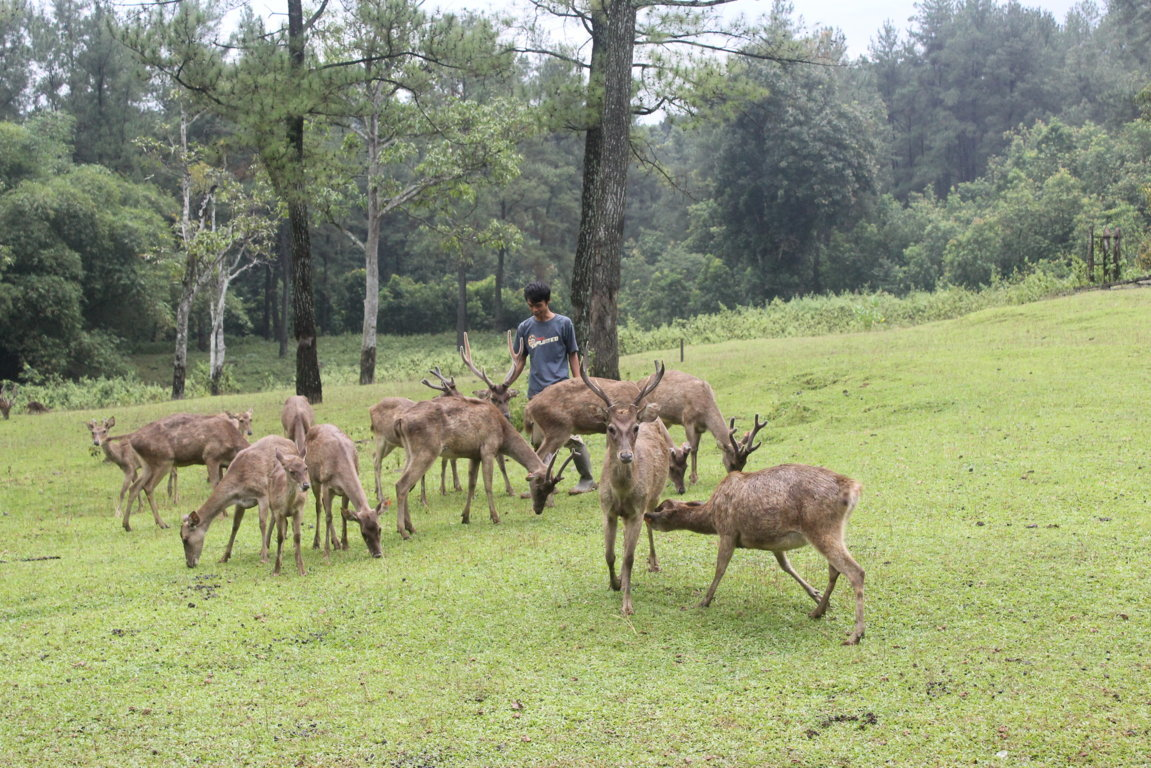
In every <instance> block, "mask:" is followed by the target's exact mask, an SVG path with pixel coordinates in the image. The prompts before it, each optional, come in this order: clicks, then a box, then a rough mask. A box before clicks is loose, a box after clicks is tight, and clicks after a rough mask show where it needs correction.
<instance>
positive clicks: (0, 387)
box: [0, 382, 16, 420]
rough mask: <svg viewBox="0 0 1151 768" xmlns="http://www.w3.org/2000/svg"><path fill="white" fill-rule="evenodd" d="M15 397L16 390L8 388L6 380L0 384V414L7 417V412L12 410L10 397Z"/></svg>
mask: <svg viewBox="0 0 1151 768" xmlns="http://www.w3.org/2000/svg"><path fill="white" fill-rule="evenodd" d="M14 397H16V390H14V389H11V390H10V389H8V382H4V383H3V384H0V415H3V416H4V419H5V420H7V419H8V412H9V411H11V410H12V398H14Z"/></svg>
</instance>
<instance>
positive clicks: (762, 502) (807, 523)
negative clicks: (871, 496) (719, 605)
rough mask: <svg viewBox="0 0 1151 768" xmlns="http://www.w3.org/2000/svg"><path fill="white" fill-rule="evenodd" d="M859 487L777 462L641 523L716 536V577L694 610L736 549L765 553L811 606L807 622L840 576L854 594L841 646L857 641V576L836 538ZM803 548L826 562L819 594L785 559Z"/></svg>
mask: <svg viewBox="0 0 1151 768" xmlns="http://www.w3.org/2000/svg"><path fill="white" fill-rule="evenodd" d="M862 489H863V486H861V485H860V484H859V483H858V482H856V481H855V480H852V479H851V478H850V477H845V476H844V475H840V474H837V473H835V472H832V471H831V470H829V469H824V468H823V467H811V466H807V465H804V464H783V465H780V466H778V467H770V468H768V469H761V470H760V471H758V472H732V473H730V474H729V475H728V476H727V477H725V478H724V479H723V480H722V481H721V482H720V484H719V485H718V486H717V487H716V489H715V491H714V492H713V493H712V495H711V498H710V499H708V500H707V501H704V502H699V501H687V502H683V501H672V500H670V499H669V500H667V501H664V502H663V503H661V504H660V505H659V506H658V507H656V508H655V509H654V510H652V511H649V512H648V513H647V515H646V518H647V522H648V525H649V526H650V527H652V528H655V529H656V530H658V531H676V530H687V531H693V532H695V533H708V534H713V535H716V534H718V535H719V556H718V558H717V560H716V564H715V578H714V579H713V580H712V582H711V586H710V587H709V588H708V590H707V595H706V596H705V597H704V598H703V601H702V602H701V603H700V605H701V606H708V605H711V601H712V598H714V597H715V590H716V588H717V587H718V586H719V582H720V579H722V578H723V574H724V572H725V571H726V570H727V565H728V563H729V562H730V561H731V556H732V554H733V553H734V552H735V550H736V548H737V547H738V548H743V549H766V550H768V551H770V552H772V553H773V554H774V555H775V559H776V561H777V562H778V563H779V567H780V568H782V569H783V571H784V572H785V573H786V574H787V575H789V576H791V577H792V578H793V579H795V581H796V582H797V583H798V584H799V585H800V586H801V587H803V591H804V592H806V593H807V594H808V596H809V597H811V599H812V600H814V601H815V603H816V605H815V608H814V609H813V610H812V611H811V613H810V614H808V615H809V616H810V617H811V618H813V619H818V618H819V617H821V616H823V614H824V612H825V611H827V603H828V600H829V599H830V598H831V591H832V589H834V588H835V582H836V580H837V579H838V578H839V574H841V573H842V574H844V575H845V576H847V578H848V580H849V581H851V586H852V588H853V589H854V590H855V626H854V628H853V629H852V632H851V634H850V635H849V636H848V638H847V640H845V641H844V644H845V645H854V644H856V643H858V642H859V640H860V638H862V637H863V629H864V626H863V576H864V572H863V568H861V567H860V566H859V563H857V562H856V561H855V559H854V558H853V557H852V556H851V553H850V552H848V551H847V545H845V544H844V542H843V536H844V531H845V529H846V527H847V518H848V517H849V516H850V515H851V512H852V510H853V509H855V505H856V504H857V503H858V502H859V495H860V493H861V491H862ZM805 544H811V545H812V546H813V547H815V548H816V549H817V550H819V553H820V554H821V555H823V556H824V558H826V559H827V566H828V581H827V588H826V589H825V590H824V591H823V594H820V593H819V592H818V591H817V590H816V589H815V588H814V587H812V586H811V585H810V584H808V583H807V582H806V581H804V580H803V578H802V577H800V575H799V574H798V573H796V572H795V570H794V569H793V568H792V567H791V563H790V562H789V561H788V559H787V551H788V550H791V549H797V548H799V547H802V546H804V545H805Z"/></svg>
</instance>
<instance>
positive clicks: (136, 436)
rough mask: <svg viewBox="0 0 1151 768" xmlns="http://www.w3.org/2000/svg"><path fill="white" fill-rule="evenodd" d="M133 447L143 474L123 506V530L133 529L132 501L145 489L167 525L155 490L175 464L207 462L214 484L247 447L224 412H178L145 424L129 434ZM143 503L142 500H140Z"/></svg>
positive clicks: (157, 516) (164, 525)
mask: <svg viewBox="0 0 1151 768" xmlns="http://www.w3.org/2000/svg"><path fill="white" fill-rule="evenodd" d="M128 440H129V442H130V443H131V445H132V450H133V451H134V452H135V453H136V456H137V457H138V458H139V460H140V469H141V471H140V475H139V476H138V477H137V478H136V481H135V482H134V483H132V488H131V490H130V493H129V496H128V504H127V506H126V507H124V530H126V531H130V530H132V528H131V526H130V525H129V518H130V516H131V512H132V504H133V503H134V502H135V501H136V500H137V499H138V498H139V496H140V492H141V491H143V492H144V494H145V495H146V496H147V497H148V504H149V505H150V506H151V508H152V517H153V519H155V521H156V525H158V526H160V527H161V528H167V527H168V524H167V523H165V522H164V521H163V520H162V519H160V513H159V511H158V510H157V509H156V501H155V499H154V498H153V497H152V491H153V489H154V488H155V487H156V485H157V484H158V483H159V482H160V480H161V479H163V477H164V475H165V474H167V473H168V471H169V470H171V469H172V468H173V467H186V466H190V465H192V464H205V465H207V467H208V480H209V482H210V483H211V484H212V485H213V486H214V485H216V484H217V483H219V481H220V473H221V471H222V468H223V467H225V466H227V465H228V464H229V462H231V461H232V459H233V458H234V457H235V456H236V454H237V453H239V452H240V451H242V450H243V449H245V448H247V447H248V441H247V440H245V439H244V436H243V435H242V434H241V433H240V430H239V428H238V427H237V426H236V424H235V423H234V422H233V420H232V419H231V418H230V417H228V416H225V415H219V414H217V415H205V414H198V413H177V414H174V415H172V416H167V417H165V418H163V419H159V420H157V421H153V422H152V423H151V424H146V425H144V426H143V427H141V428H140V429H138V430H136V431H135V432H133V433H132V434H131V435H130V436H129V438H128ZM141 506H142V503H141Z"/></svg>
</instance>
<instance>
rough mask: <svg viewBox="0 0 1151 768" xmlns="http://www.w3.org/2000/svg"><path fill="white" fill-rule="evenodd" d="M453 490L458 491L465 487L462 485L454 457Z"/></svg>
mask: <svg viewBox="0 0 1151 768" xmlns="http://www.w3.org/2000/svg"><path fill="white" fill-rule="evenodd" d="M452 490H454V491H457V492H458V491H462V490H463V488H462V487H461V486H460V473H459V472H458V471H457V469H456V460H455V459H452Z"/></svg>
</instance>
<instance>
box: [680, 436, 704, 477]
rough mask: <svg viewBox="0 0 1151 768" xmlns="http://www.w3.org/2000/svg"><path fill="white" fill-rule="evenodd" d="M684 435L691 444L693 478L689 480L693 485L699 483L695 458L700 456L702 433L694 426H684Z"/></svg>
mask: <svg viewBox="0 0 1151 768" xmlns="http://www.w3.org/2000/svg"><path fill="white" fill-rule="evenodd" d="M683 431H684V434H685V435H686V437H687V441H688V443H690V444H691V476H690V477H689V478H688V479H689V480H690V481H691V484H692V485H695V484H696V483H698V482H699V473H698V472H696V469H695V457H696V456H698V455H699V438H700V433H699V432H698V431H697V430H696V428H695V426H694V425H688V424H684V425H683Z"/></svg>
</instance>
